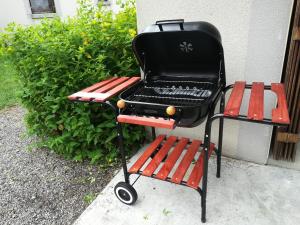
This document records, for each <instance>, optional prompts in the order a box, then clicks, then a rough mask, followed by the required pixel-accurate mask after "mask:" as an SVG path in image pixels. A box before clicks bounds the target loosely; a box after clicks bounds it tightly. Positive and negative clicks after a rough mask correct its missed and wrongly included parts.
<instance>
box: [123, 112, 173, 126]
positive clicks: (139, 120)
mask: <svg viewBox="0 0 300 225" xmlns="http://www.w3.org/2000/svg"><path fill="white" fill-rule="evenodd" d="M118 122H120V123H130V124H136V125H142V126H149V127H157V128H165V129H174V128H175V120H173V119H165V118H155V117H146V116H133V115H119V116H118Z"/></svg>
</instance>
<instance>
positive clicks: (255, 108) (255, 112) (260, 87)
mask: <svg viewBox="0 0 300 225" xmlns="http://www.w3.org/2000/svg"><path fill="white" fill-rule="evenodd" d="M263 118H264V83H262V82H253V84H252V89H251V95H250V101H249V107H248V119H252V120H262V119H263Z"/></svg>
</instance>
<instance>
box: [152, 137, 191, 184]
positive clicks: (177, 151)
mask: <svg viewBox="0 0 300 225" xmlns="http://www.w3.org/2000/svg"><path fill="white" fill-rule="evenodd" d="M188 142H189V139H188V138H181V139H180V141H179V142H178V143H177V145H176V146H175V147H174V150H173V151H172V153H171V154H170V155H169V156H168V158H167V160H166V161H165V163H164V165H163V166H162V168H161V169H160V170H159V172H158V173H157V174H156V176H155V177H156V178H158V179H161V180H165V179H166V178H167V177H168V175H169V173H170V172H171V170H172V168H173V167H174V165H175V163H176V162H177V160H178V158H179V157H180V155H181V153H182V151H183V149H185V147H186V145H187V144H188Z"/></svg>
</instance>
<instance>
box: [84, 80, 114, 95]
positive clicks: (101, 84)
mask: <svg viewBox="0 0 300 225" xmlns="http://www.w3.org/2000/svg"><path fill="white" fill-rule="evenodd" d="M116 79H118V77H112V78H110V79H108V80H104V81H101V82H99V83H96V84H93V85H92V86H90V87H87V88H85V89H83V90H81V91H82V92H92V91H95V90H96V89H98V88H100V87H103V86H104V85H106V84H108V83H110V82H112V81H114V80H116Z"/></svg>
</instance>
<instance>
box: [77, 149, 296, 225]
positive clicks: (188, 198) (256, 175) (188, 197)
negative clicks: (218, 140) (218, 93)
mask: <svg viewBox="0 0 300 225" xmlns="http://www.w3.org/2000/svg"><path fill="white" fill-rule="evenodd" d="M141 152H142V151H140V153H141ZM140 153H139V154H140ZM139 154H137V155H135V156H134V157H133V158H132V159H131V160H130V161H131V163H132V162H134V161H135V160H136V158H137V157H138V155H139ZM215 161H216V160H215V157H214V156H212V158H211V159H210V162H209V175H208V196H207V223H206V224H213V225H229V224H230V225H231V224H234V225H248V224H249V225H250V224H251V225H253V224H255V225H277V224H278V225H283V224H284V225H296V224H300V171H296V170H290V169H284V168H279V167H273V166H262V165H257V164H253V163H249V162H245V161H239V160H234V159H230V158H223V161H222V174H221V178H219V179H218V178H216V176H215V172H216V162H215ZM133 178H134V177H133V176H132V180H133ZM122 180H123V174H122V171H120V172H119V173H118V174H117V175H116V176H115V178H114V179H113V180H112V181H111V182H110V183H109V184H108V186H107V187H106V188H105V189H104V190H103V191H102V193H101V194H100V195H99V196H98V197H97V198H96V199H95V201H94V202H93V203H92V204H91V205H90V206H89V207H88V208H87V209H86V210H85V212H84V213H83V214H82V215H81V216H80V217H79V218H78V220H77V221H76V222H75V223H74V225H141V224H145V225H162V224H163V225H168V224H172V225H198V224H201V221H200V218H201V206H200V196H199V194H198V193H197V192H196V191H194V190H193V189H190V188H186V187H183V186H179V185H175V184H171V183H168V182H162V181H158V180H154V179H151V178H147V177H140V179H139V180H138V181H137V183H136V184H135V185H134V187H135V189H136V191H137V192H138V195H139V198H138V200H137V202H136V204H135V205H134V206H127V205H124V204H122V203H121V202H120V201H119V200H118V199H117V198H116V197H115V195H114V191H113V188H114V185H115V184H117V183H118V182H119V181H122Z"/></svg>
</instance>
